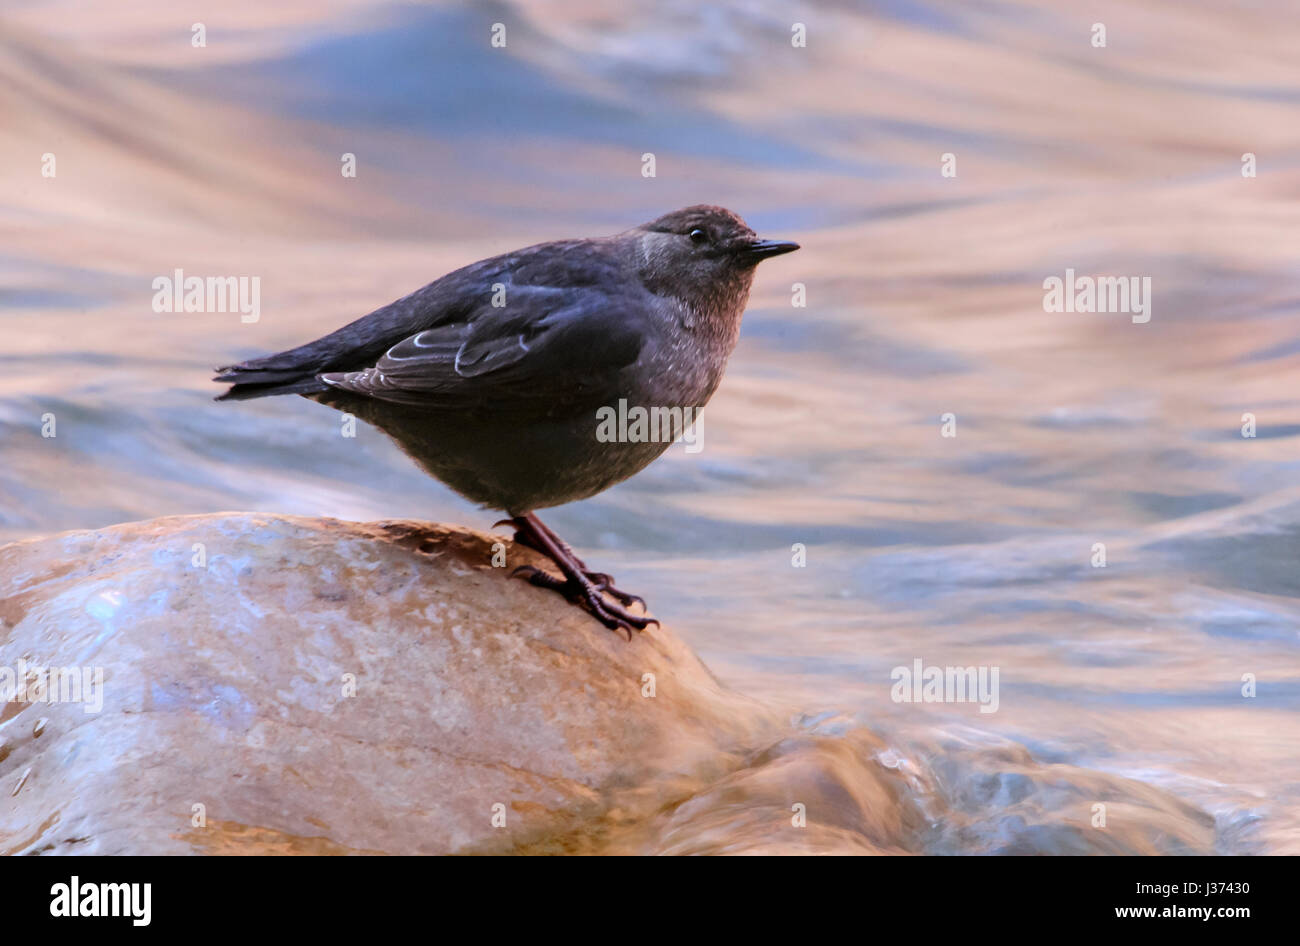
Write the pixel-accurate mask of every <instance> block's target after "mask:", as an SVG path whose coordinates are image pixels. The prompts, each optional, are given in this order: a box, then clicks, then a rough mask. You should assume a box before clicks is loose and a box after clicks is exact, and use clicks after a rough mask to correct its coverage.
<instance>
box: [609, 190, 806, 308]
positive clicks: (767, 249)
mask: <svg viewBox="0 0 1300 946" xmlns="http://www.w3.org/2000/svg"><path fill="white" fill-rule="evenodd" d="M630 234H632V235H635V236H636V238H637V251H638V257H639V258H638V265H639V267H640V270H641V276H642V279H643V280H644V281H645V284H646V286H647V287H648V288H650V289H651V290H652V291H654V292H657V293H660V294H662V295H672V296H676V297H678V298H682V299H684V300H686V301H688V302H690V303H691V304H692V306H694V307H696V308H697V309H700V310H702V311H704V312H705V313H709V314H731V315H734V316H735V317H739V315H740V311H741V310H743V309H744V306H745V300H746V299H747V297H748V295H749V285H750V282H751V281H752V280H753V278H754V267H755V266H757V265H758V264H759V262H760V261H762V260H765V259H767V258H769V257H772V256H780V255H781V254H782V253H789V252H792V251H793V250H797V249H799V244H798V243H790V242H787V241H783V240H760V239H759V238H758V235H757V234H756V233H754V231H753V230H751V229H750V228H749V225H748V224H746V223H745V221H743V220H741V219H740V218H739V217H738V216H736V215H735V214H734V213H732V212H731V211H730V210H726V209H725V208H722V207H711V206H709V205H707V204H700V205H697V206H694V207H685V208H683V209H682V210H674V211H673V212H672V213H670V214H664V215H663V216H662V217H660V218H659V219H658V220H652V221H651V222H649V223H646V224H642V225H641V226H639V227H637V228H636V229H635V230H633V231H630ZM733 310H734V311H733Z"/></svg>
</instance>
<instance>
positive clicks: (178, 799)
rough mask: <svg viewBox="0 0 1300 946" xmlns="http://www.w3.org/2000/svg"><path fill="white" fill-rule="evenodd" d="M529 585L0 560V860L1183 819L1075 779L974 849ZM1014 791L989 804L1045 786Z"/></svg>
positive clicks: (134, 543) (588, 845)
mask: <svg viewBox="0 0 1300 946" xmlns="http://www.w3.org/2000/svg"><path fill="white" fill-rule="evenodd" d="M498 543H499V544H498ZM502 553H504V559H505V562H506V563H507V566H506V567H494V565H493V559H494V555H495V556H496V559H497V561H498V562H499V561H501V555H502ZM527 563H532V564H538V565H540V564H542V562H541V561H540V560H539V558H538V557H537V556H536V555H535V554H534V553H533V552H532V551H531V550H529V549H526V548H523V547H517V546H514V545H513V544H512V543H510V542H509V540H507V539H505V538H503V537H499V536H491V535H485V534H481V533H477V532H472V531H469V530H464V529H458V528H452V527H445V526H436V525H427V524H418V523H413V522H387V523H370V524H358V523H346V522H339V521H334V520H325V519H306V518H292V517H282V516H269V515H258V514H241V513H231V514H222V515H210V516H193V517H176V518H167V519H158V520H153V521H148V522H140V523H128V524H124V525H120V526H114V527H112V528H108V529H102V530H98V531H94V532H73V533H65V534H62V535H57V536H52V537H49V538H44V539H37V540H33V541H29V542H24V543H18V544H14V545H9V546H6V547H3V548H0V668H2V669H0V673H3V672H4V670H8V671H9V680H8V682H9V685H10V687H11V690H12V691H13V692H11V693H6V694H5V697H6V702H4V703H0V852H3V853H6V854H32V853H39V854H65V853H67V854H145V853H164V854H187V853H195V854H278V853H285V854H288V853H315V854H443V853H511V852H517V853H665V854H685V853H867V854H871V853H908V852H916V853H920V852H923V851H924V850H925V849H926V848H927V847H933V848H935V849H938V850H944V851H952V852H954V853H955V852H958V851H959V850H985V851H996V850H1024V851H1030V850H1033V849H1034V844H1033V841H1032V839H1033V838H1034V837H1035V835H1036V834H1039V833H1042V832H1043V831H1046V830H1054V831H1058V832H1059V831H1062V830H1066V831H1076V832H1077V834H1078V838H1079V840H1078V842H1077V844H1075V845H1074V846H1075V847H1076V848H1077V849H1079V850H1082V851H1088V850H1093V851H1098V852H1102V851H1105V852H1125V851H1133V852H1143V853H1146V852H1155V851H1159V850H1161V849H1162V841H1161V839H1162V838H1163V837H1166V836H1168V834H1169V833H1170V832H1168V831H1167V825H1162V822H1161V814H1160V813H1161V812H1162V811H1168V812H1173V813H1176V812H1178V811H1179V810H1180V809H1179V807H1178V806H1179V804H1180V803H1177V802H1175V801H1173V800H1172V799H1168V798H1167V797H1166V796H1163V795H1162V794H1161V793H1159V792H1157V791H1155V790H1154V789H1150V788H1148V787H1146V786H1140V789H1141V792H1140V795H1132V797H1137V798H1140V801H1141V804H1142V805H1144V806H1145V808H1143V809H1142V811H1143V814H1142V817H1140V818H1136V819H1134V820H1133V822H1132V823H1130V824H1128V825H1127V826H1126V827H1121V828H1120V829H1119V830H1117V831H1112V832H1108V833H1099V832H1096V831H1090V830H1088V827H1087V816H1088V803H1089V802H1090V800H1091V799H1092V798H1093V796H1097V795H1099V794H1101V795H1106V797H1107V798H1110V797H1112V796H1113V797H1116V798H1120V799H1122V798H1124V797H1127V796H1125V793H1124V790H1123V787H1122V786H1123V785H1128V784H1131V783H1125V782H1124V780H1122V779H1112V778H1110V777H1109V776H1102V775H1093V776H1090V777H1091V778H1093V779H1095V780H1100V781H1104V782H1106V784H1105V785H1101V786H1099V787H1097V788H1096V789H1095V790H1093V791H1082V792H1079V791H1063V792H1061V793H1058V794H1061V795H1062V797H1064V798H1067V800H1068V805H1066V807H1068V808H1069V811H1066V812H1064V813H1062V811H1061V810H1059V807H1060V806H1057V808H1056V809H1054V810H1051V811H1046V810H1044V809H1042V808H1034V809H1030V808H1028V807H1027V808H1025V810H1024V814H1023V816H1022V815H1017V816H1016V818H1017V819H1018V820H1015V823H1014V824H1010V823H1008V821H1007V820H1006V819H1005V818H1003V819H1002V820H999V821H997V822H989V821H986V820H985V819H982V818H980V817H979V814H978V807H979V806H978V804H977V801H978V800H977V799H976V800H975V801H972V800H970V799H969V798H965V799H963V798H959V797H956V796H954V794H953V793H952V792H951V791H945V790H944V789H943V785H942V783H943V781H944V773H942V772H939V773H938V774H935V773H934V772H930V771H926V772H918V771H916V770H915V769H914V767H911V766H910V764H904V763H902V762H900V760H899V758H898V757H897V754H896V753H894V752H893V751H892V750H890V749H889V748H888V747H887V746H886V745H885V743H884V742H883V741H882V740H881V738H880V737H879V736H878V735H876V734H874V733H872V732H870V731H868V730H867V729H864V728H862V727H860V726H856V725H852V724H850V725H848V726H841V727H839V728H837V729H833V731H832V729H827V728H826V727H824V726H823V727H820V728H818V727H810V726H800V725H797V724H795V723H793V722H792V721H791V720H792V715H791V714H790V713H788V712H785V711H781V710H778V709H776V708H773V707H769V706H766V705H764V704H761V703H759V702H757V701H755V700H752V699H749V698H747V697H745V696H742V695H739V694H736V693H734V692H731V691H729V690H728V689H726V688H725V687H723V686H721V685H720V684H719V683H718V682H717V681H716V680H715V679H714V678H713V676H712V675H711V674H710V673H709V671H708V670H707V668H705V666H704V665H703V664H702V663H701V662H700V661H699V659H698V658H696V657H695V655H694V654H693V653H692V652H691V651H690V649H689V648H688V647H687V646H686V645H685V644H683V643H682V641H681V640H680V639H678V638H677V637H676V636H675V635H674V634H673V633H672V632H671V630H669V629H666V628H665V629H651V630H650V631H648V632H646V633H643V634H640V635H637V636H636V637H635V638H634V639H633V640H632V641H631V642H630V643H629V642H628V641H627V640H626V639H625V638H623V637H621V636H620V635H618V634H615V633H612V632H610V631H608V630H606V629H605V628H604V627H602V626H601V625H600V624H598V623H597V622H596V621H595V620H594V619H592V618H591V617H590V616H588V615H587V614H585V613H584V612H582V611H579V610H577V609H576V608H573V607H571V606H569V605H568V604H566V603H565V602H564V601H563V600H562V599H561V598H559V597H558V596H557V595H555V594H553V593H550V592H546V591H543V590H540V589H537V588H534V587H532V586H530V585H528V584H526V583H525V582H522V581H516V580H511V579H510V578H509V577H508V576H509V573H510V571H511V569H512V568H513V567H514V566H516V565H520V564H527ZM54 669H66V670H70V671H72V672H73V674H72V676H71V677H63V678H62V679H54V676H53V675H52V671H53V670H54ZM74 678H75V681H76V682H77V683H78V684H79V685H81V689H80V691H79V692H78V693H76V694H73V693H72V685H73V684H72V682H71V681H72V680H73V679H74ZM52 680H53V681H54V682H53V683H51V681H52ZM42 681H44V683H43V684H42ZM5 682H6V681H5V679H3V678H2V677H0V687H2V686H3V685H4V684H5ZM42 685H43V686H44V690H43V689H42ZM19 686H22V687H24V688H25V692H18V691H17V689H16V688H17V687H19ZM58 687H63V689H62V691H61V692H60V696H61V699H60V700H57V701H52V700H51V699H50V695H51V691H52V690H54V689H57V688H58ZM74 695H75V696H76V699H71V698H70V697H73V696H74ZM1012 761H1013V762H1014V767H1015V770H1016V771H1015V774H1014V778H1013V777H1011V776H1008V775H1001V776H999V778H1001V779H1002V781H999V782H998V783H997V784H996V785H991V787H990V788H989V789H988V790H989V791H990V792H994V793H996V792H999V791H1000V792H1006V791H1012V790H1014V791H1016V792H1018V793H1021V794H1023V795H1025V796H1032V795H1034V794H1035V791H1036V786H1043V787H1044V790H1045V789H1046V788H1047V787H1050V786H1051V785H1052V784H1054V781H1060V780H1061V778H1062V777H1061V775H1060V773H1059V771H1057V770H1059V769H1060V768H1061V767H1044V766H1038V765H1036V763H1034V762H1033V760H1032V759H1029V758H1023V759H1021V758H1017V759H1015V760H1012ZM984 777H985V778H986V779H987V778H990V777H991V776H987V775H986V776H984ZM990 784H991V783H990ZM1117 785H1119V786H1120V787H1119V788H1117V787H1116V786H1117ZM1108 792H1109V793H1110V794H1109V795H1107V794H1106V793H1108ZM1040 794H1041V792H1040ZM1131 794H1132V793H1130V795H1131ZM1076 796H1077V797H1076ZM945 799H947V800H945ZM1063 804H1064V803H1063ZM1076 807H1077V808H1078V811H1077V812H1074V811H1073V809H1074V808H1076ZM1130 807H1131V806H1130ZM1119 810H1120V811H1123V810H1125V809H1124V806H1123V805H1122V804H1121V805H1120V806H1119ZM1004 814H1005V812H1004ZM1076 814H1077V818H1076V817H1075V815H1076ZM1013 820H1014V819H1013ZM1044 821H1046V822H1050V825H1044V824H1043V823H1042V822H1044ZM1076 821H1077V825H1075V826H1073V827H1066V826H1063V825H1070V824H1073V823H1074V822H1076ZM1185 822H1186V819H1183V822H1182V823H1185ZM1194 835H1195V836H1187V835H1186V832H1184V833H1183V834H1182V835H1181V836H1178V837H1177V838H1176V842H1177V844H1176V846H1177V848H1178V850H1179V851H1180V852H1187V851H1199V850H1203V849H1205V848H1207V847H1208V846H1209V845H1210V844H1212V835H1213V831H1212V828H1211V826H1210V825H1208V824H1206V825H1204V828H1203V831H1202V832H1199V833H1194Z"/></svg>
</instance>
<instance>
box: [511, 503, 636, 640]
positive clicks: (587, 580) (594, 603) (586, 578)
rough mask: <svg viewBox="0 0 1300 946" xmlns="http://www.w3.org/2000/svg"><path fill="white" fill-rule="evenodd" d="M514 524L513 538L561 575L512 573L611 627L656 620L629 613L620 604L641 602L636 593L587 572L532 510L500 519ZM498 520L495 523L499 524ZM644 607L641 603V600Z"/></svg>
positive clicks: (526, 568)
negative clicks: (551, 563) (547, 560)
mask: <svg viewBox="0 0 1300 946" xmlns="http://www.w3.org/2000/svg"><path fill="white" fill-rule="evenodd" d="M504 521H505V522H509V523H510V524H511V525H513V526H514V527H515V541H516V542H520V543H522V544H523V545H527V546H528V547H529V548H531V549H534V550H536V551H538V552H540V553H542V554H543V555H545V556H546V557H547V558H549V559H550V560H551V561H552V562H554V563H555V564H556V566H558V567H559V569H560V571H561V573H563V575H564V578H563V579H560V578H556V577H555V576H554V575H551V574H548V573H547V572H544V571H542V570H541V569H539V568H534V567H533V566H532V565H521V566H519V567H518V568H516V569H515V570H514V572H513V573H512V574H513V575H514V576H516V577H519V578H526V579H527V580H528V581H529V582H531V583H532V584H534V585H538V586H539V587H542V588H549V589H551V590H552V591H558V592H559V593H560V594H563V595H564V596H565V597H566V598H568V599H569V600H570V601H572V602H574V603H575V604H579V605H581V606H583V607H585V608H586V609H587V610H588V611H589V612H591V614H592V615H593V616H594V617H595V618H596V620H598V621H600V622H601V623H602V624H604V625H605V626H606V627H608V628H610V629H611V630H616V629H619V628H622V629H624V630H626V631H627V632H628V639H629V640H630V639H631V637H632V631H634V630H636V631H640V630H644V629H645V628H646V627H648V626H649V625H651V624H658V623H659V622H658V621H657V620H655V619H654V618H652V617H649V616H648V615H639V614H633V613H632V612H631V611H628V610H627V609H626V608H625V607H623V605H626V604H630V603H631V602H632V601H641V599H640V598H639V597H637V596H636V595H629V594H627V593H626V592H623V591H620V590H618V589H616V588H614V587H613V586H612V584H611V581H612V579H610V577H609V576H608V575H604V574H601V573H599V572H590V571H588V570H587V567H586V565H584V564H583V562H582V560H581V559H580V558H578V556H576V555H574V554H573V550H572V549H571V548H569V546H568V545H566V544H565V543H564V542H563V541H562V540H561V539H560V538H559V537H558V536H557V535H556V534H555V533H554V532H552V531H551V530H550V529H548V528H547V527H546V526H544V525H542V522H541V520H540V519H538V518H537V516H535V515H534V514H532V513H528V514H526V515H523V516H516V517H515V518H513V519H507V520H504ZM501 524H502V523H497V525H501ZM602 592H607V593H609V594H610V595H611V596H612V597H614V598H616V599H618V601H619V602H620V603H619V604H614V603H613V602H611V601H608V600H606V598H605V597H604V595H603V594H602ZM641 604H642V606H643V607H644V604H645V602H644V601H641Z"/></svg>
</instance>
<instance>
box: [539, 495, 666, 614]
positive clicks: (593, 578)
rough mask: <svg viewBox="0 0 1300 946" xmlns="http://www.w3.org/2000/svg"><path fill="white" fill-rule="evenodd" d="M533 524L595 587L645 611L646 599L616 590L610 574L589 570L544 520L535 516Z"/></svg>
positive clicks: (621, 601)
mask: <svg viewBox="0 0 1300 946" xmlns="http://www.w3.org/2000/svg"><path fill="white" fill-rule="evenodd" d="M533 524H534V525H536V526H537V527H538V529H539V530H540V531H542V532H544V533H546V535H547V536H548V537H549V538H550V540H551V541H552V542H554V543H555V544H556V545H557V546H559V548H561V549H562V550H563V551H564V554H566V555H568V556H569V557H570V558H571V559H572V560H573V561H574V562H576V563H577V564H578V568H580V569H582V573H583V574H584V575H586V576H587V579H588V580H589V581H590V582H591V583H592V584H593V585H595V586H596V587H597V588H599V589H600V590H601V591H603V592H605V594H607V595H611V596H613V597H614V598H617V599H618V601H619V603H620V604H631V603H632V602H633V601H635V602H636V603H637V604H639V605H641V608H642V610H644V609H645V598H642V597H641V596H640V595H634V594H629V593H628V592H626V591H623V590H622V589H619V588H615V587H614V576H613V575H611V574H609V572H593V571H592V570H591V569H589V568H587V564H586V563H585V562H584V561H583V560H582V559H580V558H578V556H577V555H575V554H574V551H573V549H571V548H570V547H569V545H568V543H567V542H565V541H564V540H563V539H561V538H560V537H559V536H558V535H556V534H555V533H554V532H552V531H551V527H550V526H548V525H547V524H546V523H544V522H542V520H540V519H538V518H537V517H536V516H533Z"/></svg>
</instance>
